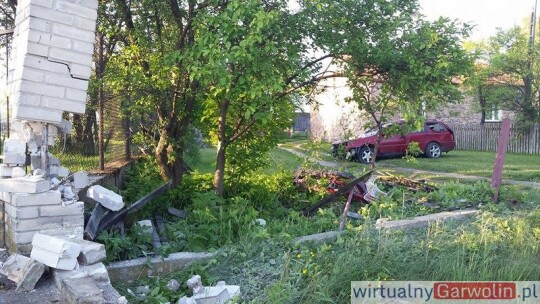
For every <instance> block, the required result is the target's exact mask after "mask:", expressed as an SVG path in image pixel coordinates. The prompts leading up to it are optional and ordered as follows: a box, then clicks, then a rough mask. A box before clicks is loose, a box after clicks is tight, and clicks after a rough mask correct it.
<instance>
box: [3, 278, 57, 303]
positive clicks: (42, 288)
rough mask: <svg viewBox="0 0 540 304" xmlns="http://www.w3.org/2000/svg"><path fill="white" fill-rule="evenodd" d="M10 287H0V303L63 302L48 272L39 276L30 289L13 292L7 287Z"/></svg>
mask: <svg viewBox="0 0 540 304" xmlns="http://www.w3.org/2000/svg"><path fill="white" fill-rule="evenodd" d="M10 287H12V286H9V285H8V286H3V287H0V304H19V303H20V304H33V303H41V304H48V303H58V304H60V303H64V301H63V299H62V296H61V295H60V292H59V291H58V289H57V288H56V285H55V284H54V280H53V278H52V277H51V276H50V275H49V274H48V273H45V274H44V275H43V276H42V277H41V279H40V280H39V281H38V282H37V284H36V287H35V289H34V290H32V291H29V292H15V290H13V289H9V288H10ZM6 288H7V289H6Z"/></svg>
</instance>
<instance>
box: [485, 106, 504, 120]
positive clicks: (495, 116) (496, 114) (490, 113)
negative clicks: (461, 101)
mask: <svg viewBox="0 0 540 304" xmlns="http://www.w3.org/2000/svg"><path fill="white" fill-rule="evenodd" d="M501 119H502V110H500V109H499V107H498V106H497V105H492V106H491V109H490V110H486V121H501Z"/></svg>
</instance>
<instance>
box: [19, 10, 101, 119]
mask: <svg viewBox="0 0 540 304" xmlns="http://www.w3.org/2000/svg"><path fill="white" fill-rule="evenodd" d="M97 6H98V1H97V0H20V1H19V3H18V6H17V15H16V21H15V23H16V27H15V36H14V40H13V49H14V51H13V53H12V56H13V63H14V64H13V70H12V71H11V75H10V76H9V80H10V85H9V91H10V95H11V100H12V101H13V104H14V113H13V117H14V118H15V119H18V120H31V121H43V122H48V123H59V122H60V121H61V116H62V112H72V113H84V111H85V104H86V97H87V94H86V90H87V88H88V81H87V79H88V78H89V77H90V74H91V71H92V70H91V66H92V54H93V51H94V47H93V43H94V40H95V34H94V31H95V27H96V18H97Z"/></svg>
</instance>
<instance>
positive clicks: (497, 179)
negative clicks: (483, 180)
mask: <svg viewBox="0 0 540 304" xmlns="http://www.w3.org/2000/svg"><path fill="white" fill-rule="evenodd" d="M511 126H512V121H511V120H510V118H504V119H503V121H502V124H501V133H500V134H499V143H498V145H497V154H496V156H495V165H494V166H493V177H492V178H491V187H492V188H493V189H494V190H495V193H494V194H493V202H494V203H496V202H497V201H498V200H499V191H500V187H501V181H502V171H503V167H504V159H505V157H506V146H507V145H508V138H509V137H510V127H511Z"/></svg>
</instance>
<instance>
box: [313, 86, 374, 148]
mask: <svg viewBox="0 0 540 304" xmlns="http://www.w3.org/2000/svg"><path fill="white" fill-rule="evenodd" d="M321 85H322V86H323V87H324V88H325V89H324V90H322V91H320V92H318V94H317V95H316V96H315V97H314V99H315V102H316V104H315V105H313V106H311V137H312V138H313V139H316V140H326V141H334V140H341V139H345V138H348V137H351V136H352V137H354V136H357V135H358V134H360V133H361V132H362V130H363V129H364V125H365V124H366V123H368V122H369V121H368V120H367V119H365V117H364V115H363V113H362V112H361V111H360V110H359V109H358V107H357V106H356V105H355V104H350V103H347V102H345V98H347V97H350V96H351V91H350V89H349V88H348V87H347V83H346V79H345V78H332V79H327V80H325V81H324V82H323V83H322V84H321Z"/></svg>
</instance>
